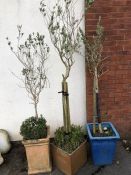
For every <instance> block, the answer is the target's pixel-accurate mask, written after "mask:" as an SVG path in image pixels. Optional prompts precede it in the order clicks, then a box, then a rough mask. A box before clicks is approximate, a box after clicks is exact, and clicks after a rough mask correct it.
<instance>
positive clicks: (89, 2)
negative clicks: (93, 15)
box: [86, 0, 94, 5]
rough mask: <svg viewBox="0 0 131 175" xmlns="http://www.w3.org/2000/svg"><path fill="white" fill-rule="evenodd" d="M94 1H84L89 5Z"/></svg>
mask: <svg viewBox="0 0 131 175" xmlns="http://www.w3.org/2000/svg"><path fill="white" fill-rule="evenodd" d="M93 2H94V0H86V3H87V4H89V5H91V4H92V3H93Z"/></svg>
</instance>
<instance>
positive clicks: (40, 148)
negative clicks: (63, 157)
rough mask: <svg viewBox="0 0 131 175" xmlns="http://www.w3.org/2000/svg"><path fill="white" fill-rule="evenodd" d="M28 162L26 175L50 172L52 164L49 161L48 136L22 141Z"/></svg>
mask: <svg viewBox="0 0 131 175" xmlns="http://www.w3.org/2000/svg"><path fill="white" fill-rule="evenodd" d="M22 143H23V145H24V147H25V150H26V157H27V161H28V174H36V173H44V172H50V171H51V170H52V164H51V159H50V136H49V129H48V135H47V137H46V138H44V139H38V140H26V141H22Z"/></svg>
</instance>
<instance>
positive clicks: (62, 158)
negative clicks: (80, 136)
mask: <svg viewBox="0 0 131 175" xmlns="http://www.w3.org/2000/svg"><path fill="white" fill-rule="evenodd" d="M51 151H52V155H53V162H54V164H55V165H56V167H57V168H58V169H59V170H60V171H62V172H63V173H65V174H66V175H74V174H75V173H76V172H77V171H78V170H79V168H81V167H82V166H83V165H84V164H85V163H86V161H87V141H85V142H83V143H82V144H81V145H80V146H79V147H78V148H77V149H76V150H75V151H74V152H73V153H71V154H68V153H67V152H65V151H63V150H62V149H60V148H58V147H56V146H55V145H54V144H52V145H51Z"/></svg>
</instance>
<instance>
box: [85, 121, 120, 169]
mask: <svg viewBox="0 0 131 175" xmlns="http://www.w3.org/2000/svg"><path fill="white" fill-rule="evenodd" d="M102 127H111V128H112V130H113V132H114V136H108V137H94V136H92V131H93V123H88V124H87V132H88V136H89V141H90V146H91V153H92V159H93V163H94V165H99V166H100V165H109V164H112V161H113V159H114V156H115V152H116V143H117V141H118V140H119V139H120V136H119V134H118V132H117V131H116V129H115V127H114V126H113V124H112V123H110V122H103V123H102Z"/></svg>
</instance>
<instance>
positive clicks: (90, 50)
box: [83, 18, 120, 165]
mask: <svg viewBox="0 0 131 175" xmlns="http://www.w3.org/2000/svg"><path fill="white" fill-rule="evenodd" d="M100 20H101V18H99V21H98V23H97V28H96V35H95V36H93V37H92V38H91V39H89V38H88V37H86V38H85V37H84V35H83V38H84V42H85V49H86V61H87V68H88V71H89V72H90V74H91V75H92V77H93V123H88V124H87V131H88V135H89V140H90V145H91V150H92V157H93V162H94V164H95V165H106V164H111V163H112V161H113V159H114V155H115V149H116V141H117V140H118V139H119V138H120V136H119V134H118V132H117V131H116V129H115V127H114V126H113V124H112V123H110V122H102V121H101V113H100V103H99V79H100V77H101V76H103V75H104V74H105V73H106V70H105V69H104V65H105V61H106V59H107V58H108V57H106V58H104V57H103V56H102V51H103V38H104V37H103V34H104V28H103V27H102V26H101V24H100Z"/></svg>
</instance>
